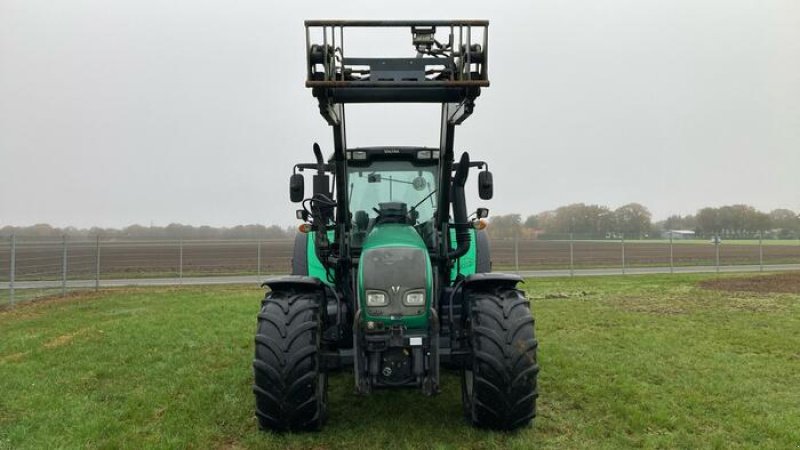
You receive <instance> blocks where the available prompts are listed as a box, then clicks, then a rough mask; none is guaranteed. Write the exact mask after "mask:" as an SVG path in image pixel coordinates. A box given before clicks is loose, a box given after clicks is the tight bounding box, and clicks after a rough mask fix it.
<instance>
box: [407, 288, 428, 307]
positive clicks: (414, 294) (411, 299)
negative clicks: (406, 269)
mask: <svg viewBox="0 0 800 450" xmlns="http://www.w3.org/2000/svg"><path fill="white" fill-rule="evenodd" d="M403 304H404V305H406V306H422V305H424V304H425V293H424V292H422V291H411V292H406V296H405V297H404V298H403Z"/></svg>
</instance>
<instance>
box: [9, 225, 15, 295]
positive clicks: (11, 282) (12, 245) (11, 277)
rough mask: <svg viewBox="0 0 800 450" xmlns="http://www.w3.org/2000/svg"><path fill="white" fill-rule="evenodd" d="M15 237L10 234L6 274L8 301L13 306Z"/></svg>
mask: <svg viewBox="0 0 800 450" xmlns="http://www.w3.org/2000/svg"><path fill="white" fill-rule="evenodd" d="M16 266H17V237H16V236H15V235H13V234H12V235H11V268H10V269H9V270H10V273H9V274H8V302H9V304H11V306H14V277H15V276H16V270H17V267H16Z"/></svg>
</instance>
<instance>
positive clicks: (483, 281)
mask: <svg viewBox="0 0 800 450" xmlns="http://www.w3.org/2000/svg"><path fill="white" fill-rule="evenodd" d="M524 282H525V281H524V280H523V279H522V277H521V276H519V275H517V274H513V273H497V272H489V273H475V274H472V275H470V276H468V277H466V278H464V281H462V282H461V283H462V286H463V288H464V289H480V288H483V287H485V286H504V287H510V288H516V287H517V284H518V283H524Z"/></svg>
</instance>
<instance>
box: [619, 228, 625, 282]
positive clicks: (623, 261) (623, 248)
mask: <svg viewBox="0 0 800 450" xmlns="http://www.w3.org/2000/svg"><path fill="white" fill-rule="evenodd" d="M620 242H621V243H622V274H623V275H625V233H623V234H622V238H621V241H620Z"/></svg>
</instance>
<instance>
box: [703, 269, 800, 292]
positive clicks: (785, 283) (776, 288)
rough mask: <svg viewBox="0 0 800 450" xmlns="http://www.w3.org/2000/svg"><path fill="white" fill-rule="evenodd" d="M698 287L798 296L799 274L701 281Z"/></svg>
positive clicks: (799, 288)
mask: <svg viewBox="0 0 800 450" xmlns="http://www.w3.org/2000/svg"><path fill="white" fill-rule="evenodd" d="M698 285H699V286H700V287H701V288H704V289H712V290H717V291H728V292H761V293H770V292H778V293H790V294H800V272H789V273H778V274H774V275H758V276H754V277H743V278H721V279H716V280H703V281H701V282H700V283H699V284H698Z"/></svg>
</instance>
